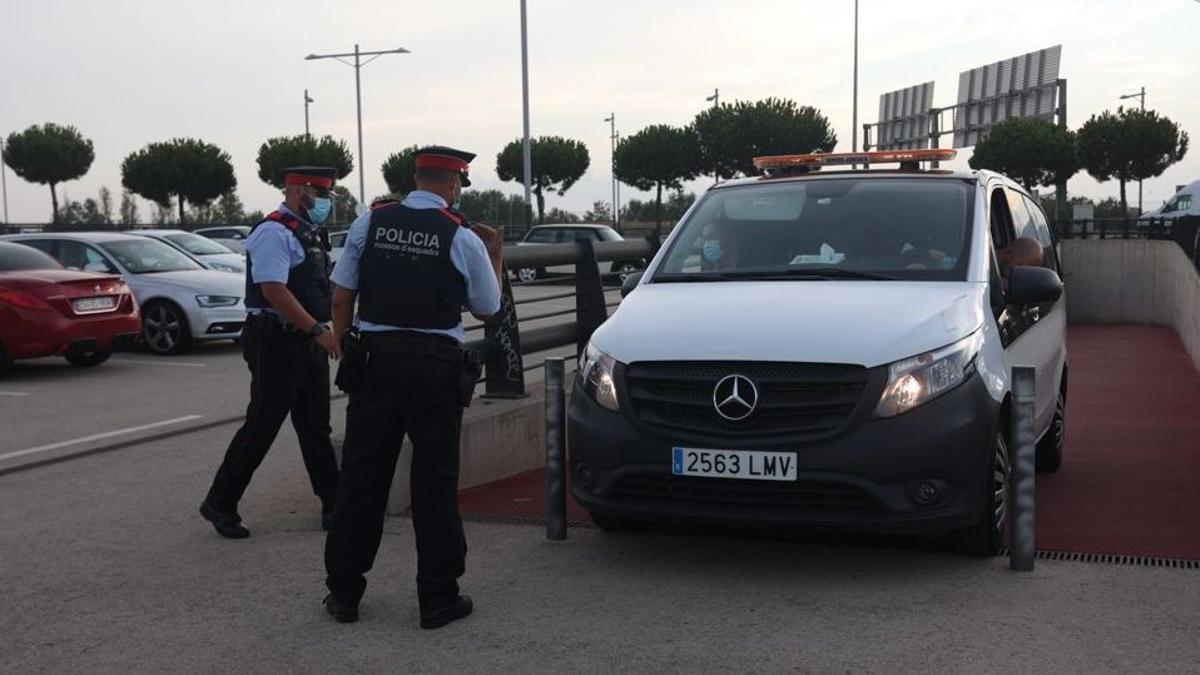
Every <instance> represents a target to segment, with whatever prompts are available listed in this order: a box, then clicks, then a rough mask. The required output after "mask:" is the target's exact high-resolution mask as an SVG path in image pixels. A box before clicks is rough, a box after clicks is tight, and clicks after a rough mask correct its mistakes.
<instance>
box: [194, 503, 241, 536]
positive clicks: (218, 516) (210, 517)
mask: <svg viewBox="0 0 1200 675" xmlns="http://www.w3.org/2000/svg"><path fill="white" fill-rule="evenodd" d="M200 515H202V516H204V519H205V520H207V521H208V522H210V523H212V526H213V529H215V530H216V531H217V534H219V535H221V536H222V537H225V538H226V539H245V538H246V537H249V536H250V530H247V529H246V526H245V525H242V517H241V516H239V515H238V514H237V511H231V512H226V511H218V510H216V509H214V508H213V507H212V506H211V505H210V504H209V503H208V500H207V499H205V500H204V501H203V502H201V503H200Z"/></svg>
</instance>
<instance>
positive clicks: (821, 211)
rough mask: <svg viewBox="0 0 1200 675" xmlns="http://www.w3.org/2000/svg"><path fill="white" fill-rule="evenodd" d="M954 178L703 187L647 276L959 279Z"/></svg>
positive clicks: (961, 189)
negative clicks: (661, 259)
mask: <svg viewBox="0 0 1200 675" xmlns="http://www.w3.org/2000/svg"><path fill="white" fill-rule="evenodd" d="M973 201H974V193H973V191H972V190H971V188H970V183H968V182H967V181H964V180H961V179H955V178H946V179H934V178H905V177H870V178H867V177H861V176H856V177H847V178H819V179H814V180H808V181H789V182H780V183H775V184H769V183H768V184H758V185H748V186H745V187H730V188H724V189H717V190H713V191H711V192H709V193H708V194H707V195H706V196H705V198H704V200H703V201H702V202H701V203H700V204H698V205H697V207H696V208H695V209H694V210H693V211H692V212H691V214H690V215H689V216H688V218H687V220H685V221H684V222H683V223H681V224H680V226H679V227H680V231H679V232H678V235H677V236H675V237H674V238H673V240H672V243H671V248H670V250H668V251H667V255H666V259H665V261H664V263H663V265H662V266H661V267H660V268H659V270H658V272H657V273H656V274H655V276H654V279H653V281H657V282H670V281H725V280H736V279H805V278H814V279H831V278H836V279H910V280H928V281H953V280H962V279H965V278H966V265H967V260H966V259H967V251H968V246H969V245H970V241H969V239H970V227H969V225H970V223H971V219H972V211H973Z"/></svg>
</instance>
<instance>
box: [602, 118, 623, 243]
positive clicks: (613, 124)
mask: <svg viewBox="0 0 1200 675" xmlns="http://www.w3.org/2000/svg"><path fill="white" fill-rule="evenodd" d="M604 121H605V122H608V123H609V133H608V140H609V141H610V142H611V143H612V209H613V211H612V224H613V229H614V230H616V229H617V228H618V227H620V223H618V222H617V113H609V114H608V117H605V118H604Z"/></svg>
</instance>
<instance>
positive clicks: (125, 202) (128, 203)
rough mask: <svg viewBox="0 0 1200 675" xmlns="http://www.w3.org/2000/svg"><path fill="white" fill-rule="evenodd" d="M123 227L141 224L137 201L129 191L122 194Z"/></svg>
mask: <svg viewBox="0 0 1200 675" xmlns="http://www.w3.org/2000/svg"><path fill="white" fill-rule="evenodd" d="M120 218H121V220H120V222H121V224H122V225H137V224H139V223H140V222H141V218H140V215H139V214H138V205H137V199H136V198H135V197H134V196H133V193H132V192H130V191H129V190H123V191H122V192H121V216H120Z"/></svg>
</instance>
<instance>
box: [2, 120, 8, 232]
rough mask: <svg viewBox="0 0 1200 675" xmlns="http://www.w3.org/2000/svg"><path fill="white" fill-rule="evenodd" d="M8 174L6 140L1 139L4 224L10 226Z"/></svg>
mask: <svg viewBox="0 0 1200 675" xmlns="http://www.w3.org/2000/svg"><path fill="white" fill-rule="evenodd" d="M7 172H8V165H7V164H5V163H4V139H3V138H0V194H3V195H4V224H5V225H7V224H8V180H7V179H6V178H5V177H4V174H5V173H7Z"/></svg>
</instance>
